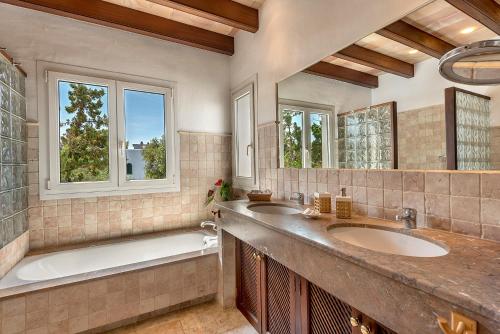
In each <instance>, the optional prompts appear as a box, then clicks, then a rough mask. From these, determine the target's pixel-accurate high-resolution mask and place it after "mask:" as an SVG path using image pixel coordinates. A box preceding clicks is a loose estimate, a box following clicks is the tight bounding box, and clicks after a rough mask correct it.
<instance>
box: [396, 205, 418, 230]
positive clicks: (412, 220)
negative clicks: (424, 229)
mask: <svg viewBox="0 0 500 334" xmlns="http://www.w3.org/2000/svg"><path fill="white" fill-rule="evenodd" d="M396 220H398V221H401V222H403V224H404V226H405V228H407V229H416V228H417V210H415V209H412V208H403V210H401V212H400V213H399V214H398V215H396Z"/></svg>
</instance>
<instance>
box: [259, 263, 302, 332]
mask: <svg viewBox="0 0 500 334" xmlns="http://www.w3.org/2000/svg"><path fill="white" fill-rule="evenodd" d="M266 269H267V270H266V275H265V277H266V288H267V289H266V299H265V301H266V305H265V306H266V308H265V309H266V319H265V320H266V328H265V330H266V331H267V332H268V333H271V334H294V333H295V296H294V294H295V279H294V278H295V274H294V273H293V272H292V271H291V270H289V269H288V268H287V267H285V266H284V265H282V264H280V263H279V262H277V261H275V260H273V259H272V258H270V257H267V258H266Z"/></svg>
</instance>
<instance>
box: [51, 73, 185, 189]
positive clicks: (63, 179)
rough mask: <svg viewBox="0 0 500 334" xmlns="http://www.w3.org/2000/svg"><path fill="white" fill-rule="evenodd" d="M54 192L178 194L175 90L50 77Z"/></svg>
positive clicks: (79, 77) (63, 75) (87, 78)
mask: <svg viewBox="0 0 500 334" xmlns="http://www.w3.org/2000/svg"><path fill="white" fill-rule="evenodd" d="M48 98H49V156H50V160H49V164H50V167H49V171H50V173H49V174H50V179H49V182H48V184H47V188H48V193H49V194H72V193H75V194H80V193H85V192H93V193H95V192H96V191H101V192H109V193H113V192H123V191H128V192H130V191H133V190H143V191H144V190H153V191H154V190H155V189H157V190H159V189H161V190H162V191H169V190H178V181H176V178H175V170H176V163H175V160H174V154H175V149H174V142H175V140H174V119H173V111H172V88H170V87H159V86H153V85H144V84H137V83H130V82H125V81H117V80H110V79H103V78H97V77H90V76H82V75H74V74H67V73H61V72H48Z"/></svg>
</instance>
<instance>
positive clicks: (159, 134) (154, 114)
mask: <svg viewBox="0 0 500 334" xmlns="http://www.w3.org/2000/svg"><path fill="white" fill-rule="evenodd" d="M123 98H124V106H125V110H124V112H125V141H126V142H125V156H126V160H127V161H126V170H127V180H157V179H165V178H166V177H167V153H166V149H165V96H164V95H163V94H159V93H150V92H141V91H136V90H129V89H125V92H124V97H123ZM129 172H130V173H129Z"/></svg>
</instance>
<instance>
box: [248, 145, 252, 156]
mask: <svg viewBox="0 0 500 334" xmlns="http://www.w3.org/2000/svg"><path fill="white" fill-rule="evenodd" d="M249 148H253V145H252V144H248V145H247V156H248V155H249V154H248V149H249Z"/></svg>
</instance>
